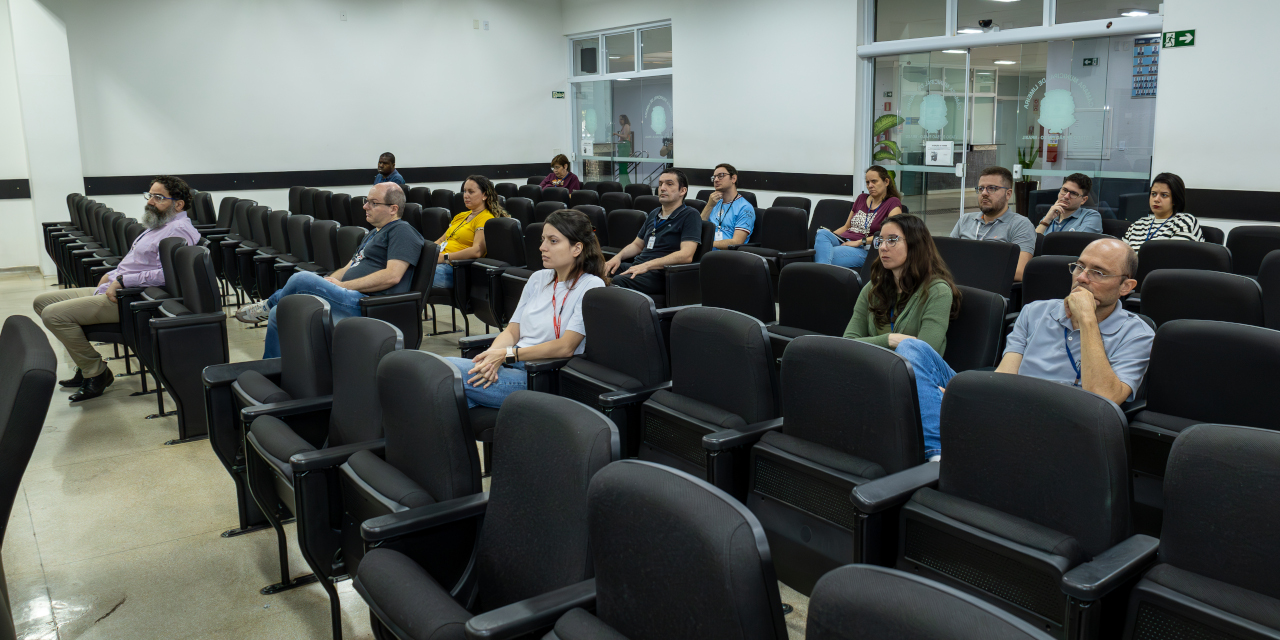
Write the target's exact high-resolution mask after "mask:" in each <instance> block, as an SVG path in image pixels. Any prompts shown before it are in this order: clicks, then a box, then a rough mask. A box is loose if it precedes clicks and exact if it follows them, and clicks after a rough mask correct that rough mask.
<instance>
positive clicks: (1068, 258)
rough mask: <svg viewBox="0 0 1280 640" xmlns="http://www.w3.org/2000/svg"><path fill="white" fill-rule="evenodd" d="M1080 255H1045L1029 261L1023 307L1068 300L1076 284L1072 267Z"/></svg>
mask: <svg viewBox="0 0 1280 640" xmlns="http://www.w3.org/2000/svg"><path fill="white" fill-rule="evenodd" d="M1078 255H1079V254H1076V255H1043V256H1036V257H1034V258H1032V259H1031V260H1028V261H1027V266H1025V267H1023V268H1022V305H1023V306H1024V307H1025V306H1026V305H1028V304H1031V303H1032V302H1036V301H1038V300H1061V299H1063V298H1066V297H1067V296H1068V295H1069V294H1070V293H1071V287H1072V286H1073V284H1074V282H1075V280H1074V277H1073V276H1072V275H1071V266H1070V265H1072V264H1074V263H1075V262H1076V260H1078V258H1077V256H1078ZM1015 317H1016V314H1015ZM1010 320H1012V318H1011V319H1010Z"/></svg>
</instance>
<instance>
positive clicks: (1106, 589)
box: [1062, 533, 1160, 601]
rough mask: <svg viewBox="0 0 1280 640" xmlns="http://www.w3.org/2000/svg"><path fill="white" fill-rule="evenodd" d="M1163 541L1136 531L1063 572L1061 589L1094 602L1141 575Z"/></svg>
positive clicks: (1081, 598)
mask: <svg viewBox="0 0 1280 640" xmlns="http://www.w3.org/2000/svg"><path fill="white" fill-rule="evenodd" d="M1159 549H1160V541H1159V540H1157V539H1155V538H1152V537H1151V536H1144V535H1142V534H1140V533H1139V534H1137V535H1134V536H1132V537H1130V538H1129V539H1127V540H1125V541H1124V542H1121V543H1120V544H1118V545H1116V546H1114V547H1111V548H1110V549H1107V550H1106V551H1103V552H1102V553H1100V554H1098V555H1097V556H1095V557H1094V558H1093V560H1091V561H1089V562H1086V563H1084V564H1082V565H1080V566H1078V567H1076V568H1074V569H1072V570H1070V571H1068V572H1066V573H1064V574H1062V592H1063V593H1065V594H1067V595H1069V596H1071V597H1073V598H1076V599H1078V600H1085V601H1094V600H1100V599H1101V598H1102V597H1103V596H1106V595H1107V594H1108V593H1111V591H1112V590H1113V589H1115V588H1116V587H1118V586H1120V585H1121V584H1122V583H1124V582H1126V581H1128V580H1129V579H1130V578H1132V577H1134V576H1136V575H1138V573H1139V572H1141V571H1143V570H1144V569H1146V568H1147V566H1148V565H1150V564H1151V563H1152V562H1154V561H1155V559H1156V551H1158V550H1159Z"/></svg>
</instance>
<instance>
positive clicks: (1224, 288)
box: [1142, 269, 1265, 327]
mask: <svg viewBox="0 0 1280 640" xmlns="http://www.w3.org/2000/svg"><path fill="white" fill-rule="evenodd" d="M1142 314H1143V315H1145V316H1148V317H1150V318H1151V319H1152V320H1154V321H1155V323H1156V326H1157V327H1158V326H1160V325H1162V324H1164V323H1166V322H1169V321H1170V320H1182V319H1188V320H1221V321H1223V322H1236V323H1239V324H1251V325H1255V326H1259V327H1261V326H1263V324H1264V322H1265V320H1264V318H1263V314H1262V287H1259V286H1258V282H1257V281H1256V280H1254V279H1252V278H1247V277H1245V276H1238V275H1235V274H1231V273H1222V272H1219V271H1198V270H1195V269H1160V270H1159V271H1152V272H1151V273H1150V274H1149V275H1148V276H1147V280H1146V282H1145V283H1144V284H1143V287H1142Z"/></svg>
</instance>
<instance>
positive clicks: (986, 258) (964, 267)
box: [933, 236, 1021, 299]
mask: <svg viewBox="0 0 1280 640" xmlns="http://www.w3.org/2000/svg"><path fill="white" fill-rule="evenodd" d="M933 243H934V244H935V245H936V246H937V247H938V254H939V255H941V256H942V260H943V261H944V262H946V263H947V267H948V268H949V269H951V275H952V277H954V278H955V282H956V284H958V285H959V284H962V285H965V286H966V287H973V288H975V289H982V290H984V291H990V292H992V293H998V294H1000V295H1001V296H1004V297H1005V298H1006V299H1007V298H1009V297H1010V296H1011V295H1012V294H1013V276H1014V274H1015V273H1017V270H1018V253H1019V252H1020V251H1021V249H1020V248H1019V247H1018V245H1016V244H1013V243H1012V242H990V241H983V240H964V239H961V238H946V237H937V236H935V237H934V238H933Z"/></svg>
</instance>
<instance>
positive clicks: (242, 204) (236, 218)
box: [231, 198, 258, 239]
mask: <svg viewBox="0 0 1280 640" xmlns="http://www.w3.org/2000/svg"><path fill="white" fill-rule="evenodd" d="M256 206H258V203H257V202H254V201H253V200H247V199H245V198H241V199H239V200H237V201H236V204H235V210H234V211H233V212H232V216H231V233H232V234H235V235H238V236H240V237H241V238H250V239H251V238H252V234H253V231H252V230H251V228H250V226H249V209H250V208H252V207H256Z"/></svg>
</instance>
